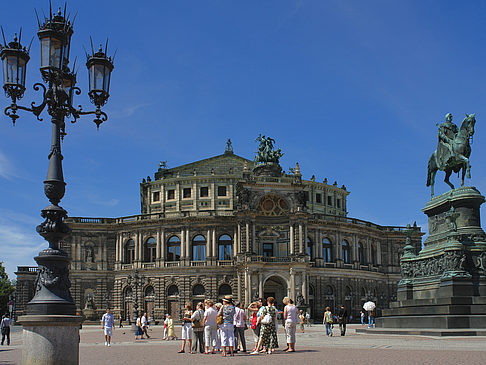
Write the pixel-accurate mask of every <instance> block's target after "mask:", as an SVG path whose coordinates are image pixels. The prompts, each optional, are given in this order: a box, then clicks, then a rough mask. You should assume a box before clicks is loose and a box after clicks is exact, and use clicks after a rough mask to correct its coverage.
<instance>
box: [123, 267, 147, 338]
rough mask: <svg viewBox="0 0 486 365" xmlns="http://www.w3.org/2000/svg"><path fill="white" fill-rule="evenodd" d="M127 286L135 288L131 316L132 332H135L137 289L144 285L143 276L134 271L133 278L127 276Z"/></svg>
mask: <svg viewBox="0 0 486 365" xmlns="http://www.w3.org/2000/svg"><path fill="white" fill-rule="evenodd" d="M127 284H128V285H131V286H133V287H135V298H134V299H133V315H132V326H131V329H132V331H133V332H135V331H136V330H137V318H138V287H139V286H143V285H144V284H145V276H144V275H141V276H139V275H138V270H137V269H135V271H134V273H133V276H132V275H128V276H127Z"/></svg>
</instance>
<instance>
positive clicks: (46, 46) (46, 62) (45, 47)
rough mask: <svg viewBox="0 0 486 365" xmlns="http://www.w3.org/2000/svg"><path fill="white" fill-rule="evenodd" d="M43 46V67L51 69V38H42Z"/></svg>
mask: <svg viewBox="0 0 486 365" xmlns="http://www.w3.org/2000/svg"><path fill="white" fill-rule="evenodd" d="M40 44H41V67H49V49H50V46H51V39H50V38H47V37H46V38H42V39H41V40H40Z"/></svg>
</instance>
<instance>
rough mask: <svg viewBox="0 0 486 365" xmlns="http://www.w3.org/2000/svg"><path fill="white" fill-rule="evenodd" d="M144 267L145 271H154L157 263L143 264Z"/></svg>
mask: <svg viewBox="0 0 486 365" xmlns="http://www.w3.org/2000/svg"><path fill="white" fill-rule="evenodd" d="M142 267H143V268H144V269H152V268H154V267H155V262H142Z"/></svg>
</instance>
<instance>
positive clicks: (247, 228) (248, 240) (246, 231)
mask: <svg viewBox="0 0 486 365" xmlns="http://www.w3.org/2000/svg"><path fill="white" fill-rule="evenodd" d="M245 235H246V237H245V238H246V252H251V251H250V223H248V222H246V230H245Z"/></svg>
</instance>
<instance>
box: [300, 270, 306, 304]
mask: <svg viewBox="0 0 486 365" xmlns="http://www.w3.org/2000/svg"><path fill="white" fill-rule="evenodd" d="M301 290H302V295H303V296H304V299H305V301H306V303H307V274H306V273H305V271H303V272H302V289H301Z"/></svg>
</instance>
